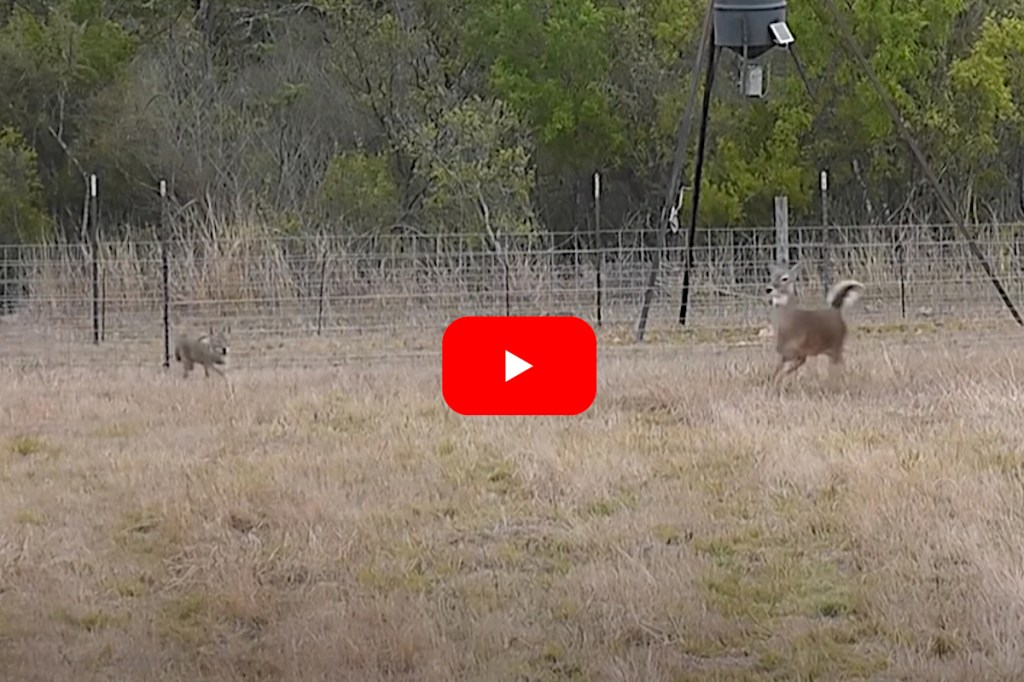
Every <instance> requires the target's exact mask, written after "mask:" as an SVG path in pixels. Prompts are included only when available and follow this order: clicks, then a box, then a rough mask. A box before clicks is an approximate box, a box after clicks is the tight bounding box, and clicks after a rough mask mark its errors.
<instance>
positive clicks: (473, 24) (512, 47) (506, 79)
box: [466, 0, 625, 170]
mask: <svg viewBox="0 0 1024 682" xmlns="http://www.w3.org/2000/svg"><path fill="white" fill-rule="evenodd" d="M469 6H470V9H469V15H470V18H469V21H468V22H467V28H466V46H467V49H468V51H469V54H470V55H472V56H474V57H476V58H477V59H479V60H481V61H482V62H483V64H485V65H486V67H485V68H486V70H487V73H488V76H489V81H490V84H491V87H492V88H493V89H494V91H495V92H496V93H497V95H498V96H499V97H500V98H501V99H503V100H505V101H506V102H508V103H509V104H511V105H512V106H513V107H514V108H515V109H516V111H517V112H519V113H520V114H521V115H522V116H523V117H524V119H525V120H526V121H528V122H529V124H530V125H531V127H532V128H533V129H534V130H535V131H536V134H537V137H538V141H539V142H540V143H542V144H543V145H545V147H546V148H547V150H548V151H549V152H550V153H551V154H552V155H553V157H554V159H555V162H556V163H558V164H559V165H563V166H566V167H569V168H575V169H585V170H589V169H590V168H592V167H594V165H596V164H598V163H602V162H604V163H614V162H615V160H616V159H617V158H618V156H619V155H620V154H621V153H622V151H623V147H624V144H625V134H624V130H623V123H622V121H621V118H620V117H619V116H618V115H617V113H616V112H615V111H614V109H613V106H612V102H611V98H610V96H609V87H608V73H609V69H610V66H611V56H612V55H611V44H612V43H611V37H612V35H611V27H612V25H613V23H614V22H615V19H616V16H617V14H618V12H619V10H617V9H616V8H614V7H612V6H605V5H604V4H603V3H600V2H596V1H595V0H555V1H553V2H547V1H544V2H541V1H540V0H532V1H527V2H524V1H522V0H500V1H497V2H495V1H492V0H474V1H473V2H471V3H469Z"/></svg>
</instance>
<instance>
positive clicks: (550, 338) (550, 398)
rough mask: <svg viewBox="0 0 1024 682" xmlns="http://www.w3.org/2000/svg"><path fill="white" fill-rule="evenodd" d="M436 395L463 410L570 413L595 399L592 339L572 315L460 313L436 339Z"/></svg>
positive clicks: (478, 412)
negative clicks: (438, 368) (438, 356)
mask: <svg viewBox="0 0 1024 682" xmlns="http://www.w3.org/2000/svg"><path fill="white" fill-rule="evenodd" d="M441 392H442V393H443V395H444V401H445V403H447V404H448V407H450V408H451V409H452V410H454V411H455V412H458V413H459V414H462V415H506V416H507V415H575V414H580V413H581V412H584V411H585V410H586V409H587V408H589V407H590V406H591V404H593V402H594V398H595V397H597V336H596V335H595V334H594V330H593V328H591V326H590V325H589V324H587V322H586V321H584V320H582V319H580V318H578V317H571V316H564V317H563V316H559V317H549V316H536V317H533V316H523V317H487V316H468V317H460V318H458V319H457V320H455V321H453V322H452V323H451V324H449V325H448V328H447V329H445V331H444V336H443V337H442V339H441Z"/></svg>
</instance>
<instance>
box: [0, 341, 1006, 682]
mask: <svg viewBox="0 0 1024 682" xmlns="http://www.w3.org/2000/svg"><path fill="white" fill-rule="evenodd" d="M1019 348H1020V346H1019V344H1017V343H1012V344H1010V343H1007V344H1004V345H1002V346H1000V345H996V344H992V343H989V344H983V345H970V344H965V345H957V344H953V343H952V342H949V343H945V344H940V343H938V342H937V341H928V342H920V343H904V342H898V341H896V340H893V339H886V338H885V337H884V335H874V336H870V337H869V336H866V335H860V334H858V333H857V332H856V330H855V331H854V333H853V336H852V337H851V339H850V346H849V351H848V358H847V369H846V377H845V382H844V386H843V387H842V388H840V389H830V388H828V387H827V385H826V384H825V377H826V373H825V371H824V365H823V364H821V363H814V365H815V366H808V367H805V368H804V369H802V370H801V371H800V372H799V373H798V374H797V375H796V379H795V381H794V382H792V383H791V384H790V387H789V388H788V389H787V390H785V391H784V392H783V393H782V394H781V395H780V394H776V393H773V392H772V391H771V390H769V389H767V388H765V380H766V378H767V376H768V372H769V370H770V368H771V364H772V361H773V358H772V356H771V354H770V350H768V349H767V348H766V347H764V344H762V345H759V346H751V347H744V348H738V349H731V350H724V349H723V348H721V347H716V346H712V345H710V344H693V345H688V346H683V345H676V346H671V347H666V348H661V349H653V348H651V349H644V350H642V351H635V352H631V351H629V350H628V349H608V348H606V349H605V350H604V351H602V356H601V360H600V379H599V381H600V384H599V390H598V397H597V400H596V402H595V404H594V406H593V407H592V408H591V409H590V410H589V411H588V412H587V413H585V414H584V415H582V416H579V417H575V418H558V419H556V418H462V417H459V416H458V415H455V414H454V413H451V412H450V411H449V410H448V409H447V408H446V407H445V406H444V404H443V402H442V400H441V395H440V376H439V361H435V360H430V359H428V360H418V361H411V362H398V361H396V362H392V363H389V364H367V363H362V364H350V365H345V366H341V367H335V368H330V369H288V370H282V369H276V370H275V369H260V368H251V369H243V368H238V369H237V370H236V371H234V372H231V370H229V376H230V378H231V382H232V383H231V386H232V387H233V389H234V390H233V391H230V390H229V388H228V385H227V384H226V383H225V382H224V381H221V380H220V379H219V377H217V376H216V375H215V376H213V377H211V379H209V380H206V379H204V378H203V376H202V371H201V369H200V370H198V373H195V374H193V375H192V376H191V377H190V378H189V379H188V380H183V379H182V378H181V376H180V365H173V367H172V370H171V371H168V372H164V371H161V370H159V369H145V368H142V369H140V368H117V367H110V368H105V367H99V366H98V367H96V368H76V369H67V370H55V369H45V368H30V369H17V368H13V367H7V368H0V384H2V386H3V387H4V388H3V391H2V393H0V424H2V425H3V426H2V428H0V670H2V671H3V678H4V679H5V680H10V681H11V682H20V681H35V680H40V681H42V680H47V681H54V680H75V681H76V682H81V681H86V680H115V679H116V680H354V681H360V682H362V681H365V682H372V681H375V680H409V681H412V680H416V681H433V680H456V679H458V680H474V681H481V682H486V681H492V680H493V681H497V680H524V681H525V680H538V681H546V680H572V679H577V680H623V681H625V680H645V681H651V682H658V681H661V680H666V681H668V680H705V679H706V680H760V679H777V680H797V679H801V680H810V679H817V680H821V679H833V680H839V679H842V680H856V679H886V680H895V679H905V680H939V679H966V678H974V679H987V680H1011V679H1020V678H1021V677H1022V676H1024V651H1022V646H1024V645H1022V640H1021V637H1020V633H1021V632H1022V631H1024V543H1022V542H1021V538H1022V537H1024V483H1022V481H1024V401H1022V389H1021V379H1024V377H1021V376H1018V375H1017V374H1016V372H1017V371H1018V369H1017V368H1018V362H1017V357H1018V356H1019V353H1020V350H1019ZM823 362H824V361H822V363H823ZM808 370H809V371H808Z"/></svg>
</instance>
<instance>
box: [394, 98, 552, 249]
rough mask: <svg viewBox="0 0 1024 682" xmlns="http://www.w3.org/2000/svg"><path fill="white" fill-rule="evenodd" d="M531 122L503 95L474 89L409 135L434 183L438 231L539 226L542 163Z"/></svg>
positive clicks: (514, 230)
mask: <svg viewBox="0 0 1024 682" xmlns="http://www.w3.org/2000/svg"><path fill="white" fill-rule="evenodd" d="M527 145H528V139H527V136H526V134H525V131H524V130H523V125H522V124H521V122H520V121H519V119H518V118H517V117H516V115H515V113H514V112H513V111H512V110H511V109H510V107H508V106H507V105H506V104H505V103H504V102H502V101H500V100H484V99H481V98H479V97H470V98H468V99H466V100H465V101H464V102H462V103H461V104H460V105H459V106H457V107H454V108H452V109H449V110H448V111H446V112H444V113H443V114H442V115H441V117H440V119H439V120H438V121H437V122H436V123H435V122H426V123H424V124H423V125H421V126H420V127H419V128H418V129H417V130H416V131H414V133H413V134H412V135H410V137H409V138H408V140H407V141H406V144H405V148H406V151H407V153H409V154H410V156H412V158H414V159H416V172H417V175H418V177H420V178H421V179H422V180H424V181H425V182H426V183H427V186H428V187H429V190H428V196H427V200H426V206H427V213H428V215H427V217H426V220H427V222H428V224H429V225H431V227H432V228H433V229H434V231H436V232H448V233H455V232H462V231H463V230H465V231H466V232H467V233H469V234H477V235H480V234H481V233H486V232H490V233H492V234H495V235H497V234H523V233H529V232H531V231H532V230H533V229H534V223H533V215H532V210H531V207H530V190H531V188H532V187H533V184H534V169H533V164H532V161H531V157H530V150H529V148H528V146H527Z"/></svg>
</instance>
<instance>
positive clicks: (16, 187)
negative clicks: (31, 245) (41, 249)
mask: <svg viewBox="0 0 1024 682" xmlns="http://www.w3.org/2000/svg"><path fill="white" fill-rule="evenodd" d="M48 227H49V221H48V220H47V217H46V214H45V212H44V210H43V185H42V182H40V180H39V173H38V170H37V168H36V153H35V151H34V150H33V149H32V148H31V147H29V146H28V144H26V142H25V138H24V137H22V136H21V134H20V133H18V131H16V130H14V129H13V128H11V127H6V128H0V243H2V244H10V243H24V242H38V241H42V240H43V239H44V238H45V237H46V235H47V232H48Z"/></svg>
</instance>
